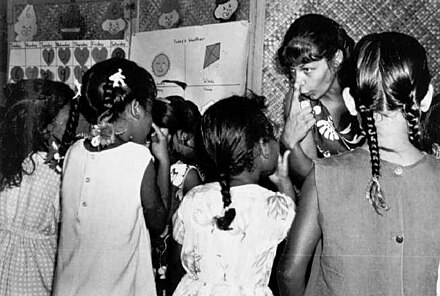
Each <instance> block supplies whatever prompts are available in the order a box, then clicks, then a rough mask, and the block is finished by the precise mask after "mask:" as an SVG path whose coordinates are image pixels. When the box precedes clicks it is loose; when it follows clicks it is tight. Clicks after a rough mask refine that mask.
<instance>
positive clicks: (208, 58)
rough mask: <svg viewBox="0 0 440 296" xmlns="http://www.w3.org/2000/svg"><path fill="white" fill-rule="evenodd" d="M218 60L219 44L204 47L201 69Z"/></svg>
mask: <svg viewBox="0 0 440 296" xmlns="http://www.w3.org/2000/svg"><path fill="white" fill-rule="evenodd" d="M219 59H220V42H218V43H214V44H211V45H207V46H206V50H205V59H204V62H203V69H205V68H207V67H209V65H211V64H213V63H215V62H216V61H218V60H219Z"/></svg>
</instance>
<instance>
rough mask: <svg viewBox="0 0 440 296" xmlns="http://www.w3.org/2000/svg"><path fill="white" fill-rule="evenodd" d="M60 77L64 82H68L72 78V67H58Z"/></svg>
mask: <svg viewBox="0 0 440 296" xmlns="http://www.w3.org/2000/svg"><path fill="white" fill-rule="evenodd" d="M58 77H59V78H60V80H61V81H62V82H66V81H67V79H69V77H70V67H67V66H59V67H58Z"/></svg>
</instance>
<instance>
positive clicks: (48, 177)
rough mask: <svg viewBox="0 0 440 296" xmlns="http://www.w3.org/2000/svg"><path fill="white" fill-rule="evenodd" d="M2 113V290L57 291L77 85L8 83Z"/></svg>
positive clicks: (7, 294)
mask: <svg viewBox="0 0 440 296" xmlns="http://www.w3.org/2000/svg"><path fill="white" fill-rule="evenodd" d="M5 95H6V107H5V113H4V115H3V117H2V118H0V122H1V123H0V295H5V296H10V295H47V296H49V295H51V292H52V281H53V274H54V269H55V255H56V251H57V242H58V225H59V221H60V210H59V209H60V183H61V176H60V169H59V168H60V167H59V165H58V162H57V160H56V159H55V158H54V157H55V155H56V154H58V151H57V148H58V146H59V144H60V142H61V139H62V138H63V134H64V130H65V128H66V123H67V120H68V115H69V102H70V101H71V100H72V98H73V97H74V92H73V90H72V89H71V88H70V87H69V86H67V85H66V84H64V83H61V82H55V81H49V80H43V79H31V80H21V81H19V82H17V83H15V84H12V83H11V84H8V85H7V86H6V88H5Z"/></svg>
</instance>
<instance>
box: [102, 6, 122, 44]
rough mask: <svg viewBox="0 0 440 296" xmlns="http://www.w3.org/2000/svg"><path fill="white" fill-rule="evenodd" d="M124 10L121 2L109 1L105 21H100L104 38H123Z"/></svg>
mask: <svg viewBox="0 0 440 296" xmlns="http://www.w3.org/2000/svg"><path fill="white" fill-rule="evenodd" d="M123 17H124V10H123V9H122V7H121V3H120V2H119V1H117V0H113V1H111V2H110V4H109V6H108V8H107V13H106V16H105V21H104V22H103V23H102V29H103V30H104V38H106V39H122V38H124V29H125V27H126V24H125V20H124V18H123Z"/></svg>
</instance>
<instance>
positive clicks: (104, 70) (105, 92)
mask: <svg viewBox="0 0 440 296" xmlns="http://www.w3.org/2000/svg"><path fill="white" fill-rule="evenodd" d="M119 72H120V73H121V75H124V77H125V78H124V83H125V85H122V84H118V85H116V86H113V81H111V79H110V77H111V76H112V75H114V74H116V73H119ZM156 95H157V90H156V84H155V82H154V79H153V77H152V76H151V74H150V73H149V72H148V71H147V70H145V69H144V68H142V67H140V66H138V65H137V64H136V63H135V62H132V61H129V60H127V59H124V58H110V59H108V60H104V61H102V62H99V63H97V64H95V65H93V66H92V67H91V68H90V69H89V70H88V71H87V72H86V73H84V75H83V77H82V85H81V96H80V98H79V101H77V102H74V103H73V106H72V108H71V115H70V118H71V121H70V122H69V123H68V125H67V129H66V134H67V135H70V136H71V135H73V134H74V133H75V131H76V128H77V125H78V117H79V113H81V114H83V115H84V118H85V119H86V120H87V122H88V123H90V124H97V123H99V121H100V120H101V119H102V118H104V117H106V118H108V121H109V122H112V121H114V120H116V119H117V118H118V117H119V115H120V114H121V113H122V112H123V111H124V109H125V106H126V105H127V104H129V103H131V102H132V101H133V100H136V101H138V102H139V104H140V105H141V106H142V107H143V108H145V110H146V111H147V112H151V105H152V100H153V99H155V98H156ZM67 135H66V143H65V146H68V145H69V141H70V138H67V137H68V136H67ZM63 140H64V139H63ZM63 142H64V141H63ZM65 150H67V149H65Z"/></svg>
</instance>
